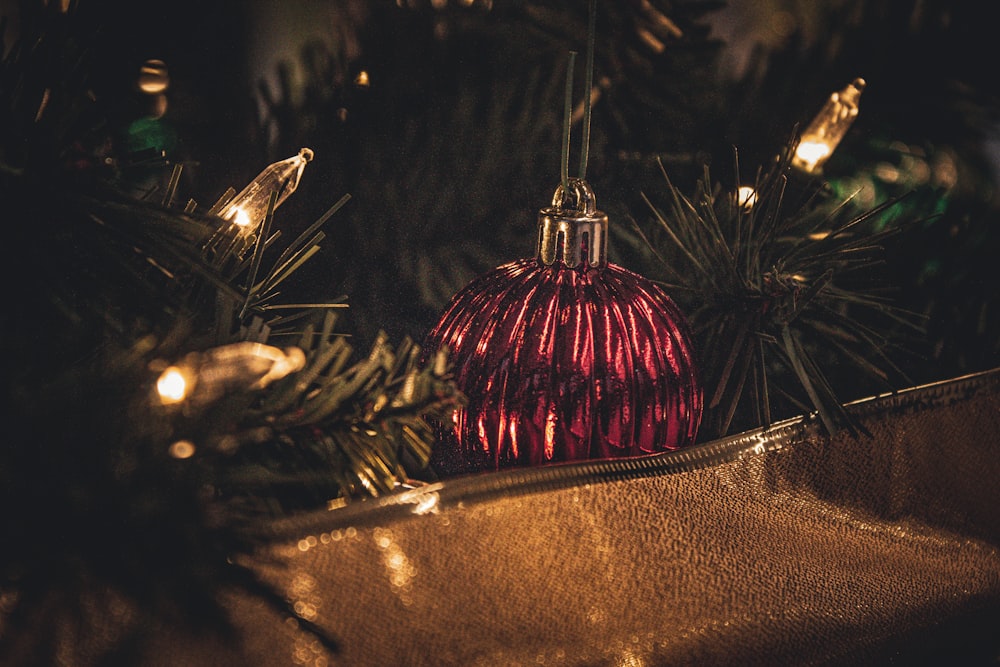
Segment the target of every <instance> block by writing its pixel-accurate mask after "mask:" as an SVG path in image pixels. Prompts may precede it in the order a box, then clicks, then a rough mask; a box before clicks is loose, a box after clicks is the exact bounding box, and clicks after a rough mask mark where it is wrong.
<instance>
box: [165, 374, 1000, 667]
mask: <svg viewBox="0 0 1000 667" xmlns="http://www.w3.org/2000/svg"><path fill="white" fill-rule="evenodd" d="M851 409H852V410H853V411H854V412H855V414H857V415H859V419H860V420H861V423H862V424H863V425H864V426H865V428H866V429H867V430H868V432H869V433H870V435H862V436H859V437H857V438H855V437H853V436H851V435H850V434H847V433H844V434H841V435H837V436H836V437H833V438H830V437H827V436H824V435H823V434H822V432H821V431H820V429H819V428H818V426H817V425H816V424H815V423H814V422H813V421H812V420H811V419H809V418H803V419H801V420H792V421H790V422H789V423H787V424H782V425H776V426H775V427H773V428H771V429H768V430H764V429H762V430H760V431H755V432H752V433H747V434H741V435H740V436H738V437H733V438H729V439H727V440H726V441H720V442H716V443H708V444H706V445H699V446H698V447H695V448H692V449H691V450H687V451H682V452H671V453H669V454H663V455H658V456H657V457H653V458H651V459H649V461H648V462H647V463H648V465H647V463H640V462H634V463H629V462H619V463H617V464H614V465H607V466H602V465H601V464H586V463H580V464H567V465H563V466H558V467H554V468H550V469H549V470H542V469H539V470H536V471H527V472H522V473H510V474H507V475H506V476H505V474H504V473H489V474H485V475H480V476H478V477H475V478H461V479H454V480H448V481H445V482H443V483H440V484H437V485H428V486H426V487H423V488H417V489H415V490H413V492H410V493H408V494H404V495H403V496H401V497H400V498H392V499H383V500H381V501H379V502H371V503H368V504H367V505H366V504H365V503H358V504H356V505H349V506H348V507H347V508H343V509H339V510H333V511H330V512H325V513H323V514H322V515H317V516H310V517H307V518H304V519H301V520H297V521H294V522H289V523H288V524H287V525H286V526H284V527H283V528H282V530H285V531H287V536H288V539H287V542H286V543H285V544H284V545H283V546H281V547H279V548H277V549H275V550H274V552H273V553H268V554H261V558H260V561H259V563H258V568H259V571H260V572H261V573H262V574H263V575H264V576H265V577H266V578H267V579H268V580H270V581H273V582H275V583H276V584H278V585H279V586H280V587H281V589H282V590H284V591H285V592H286V594H287V596H288V598H289V599H290V600H291V601H292V602H293V603H294V605H295V608H296V610H297V612H298V614H299V616H300V617H301V618H302V619H306V620H309V621H312V622H315V623H316V624H318V625H319V626H320V627H321V628H323V629H325V630H326V631H328V632H329V633H330V634H331V635H332V636H333V637H335V638H336V640H337V641H338V642H339V644H340V651H339V653H327V652H324V650H323V649H322V647H321V645H320V643H319V642H318V641H317V640H316V639H315V638H314V637H313V636H312V635H311V634H309V633H308V632H307V631H305V630H304V629H303V628H302V627H301V624H300V622H299V620H298V619H297V618H294V617H293V618H282V617H280V616H278V615H276V614H275V613H273V612H271V611H270V610H268V609H267V608H266V607H264V606H263V604H261V603H260V602H258V601H256V600H254V599H248V598H242V597H234V598H233V599H232V601H231V610H232V613H233V615H234V619H235V622H236V625H237V628H238V630H239V632H240V635H239V637H238V641H237V642H236V644H235V645H227V644H222V643H200V642H197V641H193V640H186V639H181V638H177V637H172V636H170V635H169V634H168V633H164V634H163V636H160V637H154V638H152V639H151V642H150V645H149V647H148V651H147V654H148V656H149V664H154V665H160V664H163V665H177V664H185V665H199V664H205V665H209V664H212V665H225V664H244V665H257V666H261V667H267V666H271V665H275V666H277V665H296V664H298V665H350V666H352V667H360V666H366V665H376V666H382V665H407V666H414V667H418V666H423V665H428V666H430V665H434V666H442V665H461V666H467V665H484V666H501V665H502V666H511V665H571V666H576V667H579V666H588V667H589V666H605V665H606V666H616V667H619V666H620V667H647V666H652V665H736V664H738V665H885V664H902V665H912V664H940V665H979V664H982V665H986V664H997V660H998V658H1000V632H997V630H1000V551H998V548H1000V544H998V540H1000V513H998V511H997V506H998V499H1000V498H998V496H1000V491H998V489H1000V486H998V484H997V481H998V479H1000V435H998V434H1000V374H998V373H996V372H991V373H986V374H980V375H977V376H971V377H967V378H959V379H956V380H953V381H950V382H946V383H939V384H936V385H930V386H927V387H918V388H914V389H912V390H910V391H907V392H903V393H901V394H899V395H893V396H888V397H881V398H875V399H871V400H869V401H862V402H859V403H857V404H855V405H853V406H851ZM654 462H655V465H652V464H653V463H654ZM650 465H652V467H648V466H650ZM644 466H646V467H644Z"/></svg>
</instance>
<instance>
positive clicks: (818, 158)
mask: <svg viewBox="0 0 1000 667" xmlns="http://www.w3.org/2000/svg"><path fill="white" fill-rule="evenodd" d="M864 89H865V80H864V79H861V78H858V79H855V80H854V81H852V82H851V83H849V84H847V85H846V86H845V87H844V88H843V90H840V91H837V92H835V93H833V94H831V95H830V98H829V99H828V100H827V101H826V104H825V105H823V108H822V109H820V112H819V113H818V114H817V115H816V117H815V118H813V120H812V122H811V123H809V126H808V127H806V129H805V130H804V131H803V132H802V135H801V137H800V138H799V144H798V146H797V147H796V149H795V156H794V157H793V158H792V165H793V166H795V167H798V168H799V169H802V170H803V171H806V172H808V173H815V172H817V171H818V170H819V169H820V168H821V167H822V166H823V164H824V163H825V162H826V161H827V159H829V157H830V156H831V155H833V151H834V150H836V148H837V145H838V144H840V141H841V139H843V138H844V135H845V134H847V130H848V128H850V127H851V123H853V122H854V119H855V118H857V116H858V100H860V98H861V91H863V90H864Z"/></svg>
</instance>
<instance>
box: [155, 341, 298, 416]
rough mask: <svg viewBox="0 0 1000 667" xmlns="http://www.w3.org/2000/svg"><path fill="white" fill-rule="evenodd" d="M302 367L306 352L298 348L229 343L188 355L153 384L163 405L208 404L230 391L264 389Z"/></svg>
mask: <svg viewBox="0 0 1000 667" xmlns="http://www.w3.org/2000/svg"><path fill="white" fill-rule="evenodd" d="M305 365H306V355H305V352H303V351H302V350H301V349H299V348H297V347H288V348H285V349H280V348H277V347H273V346H271V345H264V344H263V343H254V342H251V341H244V342H240V343H232V344H230V345H223V346H221V347H216V348H212V349H211V350H208V351H206V352H203V353H200V354H198V353H192V354H189V355H187V356H186V357H185V358H184V361H183V362H182V363H181V365H179V366H170V367H168V368H166V369H165V370H164V371H163V372H162V373H160V377H159V378H158V379H157V381H156V391H157V394H158V396H159V400H160V402H161V403H162V404H163V405H173V404H176V403H180V402H182V401H186V400H191V399H192V398H195V399H196V400H198V401H211V400H214V399H216V398H218V397H219V396H221V395H223V394H225V393H227V392H229V391H233V390H237V391H240V390H246V389H263V388H264V387H267V386H268V385H269V384H271V383H272V382H275V381H276V380H280V379H281V378H283V377H285V376H287V375H290V374H291V373H294V372H296V371H299V370H302V369H303V368H304V367H305ZM196 386H197V388H198V391H197V395H195V392H194V389H195V387H196Z"/></svg>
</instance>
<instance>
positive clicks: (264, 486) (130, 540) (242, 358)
mask: <svg viewBox="0 0 1000 667" xmlns="http://www.w3.org/2000/svg"><path fill="white" fill-rule="evenodd" d="M52 4H53V5H56V4H58V3H52ZM39 11H40V12H41V10H39ZM73 11H74V10H73V9H72V8H71V10H70V11H69V12H68V13H65V14H64V13H61V12H58V11H57V10H55V9H51V10H49V9H46V10H45V11H44V12H41V13H38V14H33V15H31V16H28V17H26V19H25V20H24V21H23V22H22V26H21V29H22V32H21V38H20V40H19V41H18V43H17V44H15V45H13V46H12V47H11V48H10V50H9V51H8V52H7V55H6V56H5V57H4V58H3V60H2V63H0V120H3V121H5V122H4V123H3V129H2V130H0V164H2V169H0V207H2V210H3V211H4V226H5V228H4V243H2V244H0V271H2V275H0V278H2V280H0V283H2V284H3V285H4V288H5V290H4V294H5V296H4V302H3V319H2V320H0V343H2V349H3V351H4V354H3V355H2V357H0V378H2V383H0V403H2V405H3V406H4V407H3V409H4V420H3V421H4V428H5V433H6V438H5V443H4V447H3V448H0V531H2V533H3V534H4V544H5V547H4V549H3V550H2V552H0V601H2V604H0V662H2V663H3V664H39V663H40V662H41V663H43V664H47V663H48V662H51V661H50V660H48V658H53V659H54V658H58V659H59V660H61V661H64V662H68V663H72V664H78V665H88V664H106V661H108V660H114V659H118V660H121V661H122V664H127V663H129V662H130V660H129V659H128V657H127V656H126V657H124V658H123V657H122V656H123V654H122V653H121V651H122V650H123V647H127V646H129V645H130V642H131V641H132V639H134V638H135V637H141V636H142V635H143V633H144V632H149V631H151V629H153V628H156V627H160V626H163V625H171V626H174V627H175V628H178V629H180V630H182V631H186V632H190V633H192V634H203V633H204V632H206V631H208V632H213V633H217V634H218V635H219V636H220V637H232V635H231V634H230V630H231V629H230V628H228V626H227V619H226V615H225V612H224V606H223V602H222V598H221V594H222V593H223V592H225V591H226V590H232V589H237V590H242V591H244V592H248V593H250V594H253V595H258V596H260V597H261V598H262V599H264V601H265V602H267V603H268V604H271V605H272V606H275V607H277V608H278V610H279V611H280V612H281V613H283V614H284V613H289V612H291V611H292V610H290V609H288V605H287V603H286V602H285V601H284V598H283V596H282V595H281V594H280V592H278V591H272V590H270V589H268V588H267V587H266V586H264V587H262V585H261V584H260V582H257V581H256V580H255V579H254V577H253V573H252V572H251V571H250V570H248V569H247V568H246V566H244V565H242V564H241V563H244V562H246V561H245V559H243V558H242V557H243V556H248V555H252V554H254V553H256V552H257V551H258V550H259V549H260V548H261V547H264V546H266V542H265V541H263V540H264V538H262V537H261V535H262V533H261V532H260V531H259V530H258V528H259V527H260V522H261V521H266V520H268V519H269V518H279V517H285V516H287V515H288V514H289V513H290V512H296V511H308V510H313V509H318V508H325V507H326V506H327V503H329V502H330V501H337V502H348V501H350V500H353V499H356V498H359V497H365V496H369V495H372V494H379V493H386V492H390V491H392V490H393V489H394V488H396V487H397V486H399V485H401V484H404V483H407V484H409V483H412V480H411V473H412V472H417V471H418V470H419V469H420V468H421V466H424V465H426V463H427V461H428V459H429V449H430V447H431V444H432V442H433V433H432V432H431V430H430V428H429V426H427V424H426V422H425V421H424V418H425V417H434V418H436V419H439V418H441V417H442V416H444V415H446V414H448V413H450V411H451V410H452V409H454V408H455V407H456V406H457V405H459V404H460V401H461V396H460V395H459V394H458V393H457V391H455V388H454V385H453V384H452V383H451V380H450V376H449V372H448V367H447V360H446V359H444V358H443V357H437V358H434V359H432V360H431V361H430V362H428V363H427V364H425V365H424V364H420V363H418V361H417V360H418V357H419V349H418V348H417V347H416V346H415V345H413V344H412V343H410V342H409V341H404V342H403V343H402V344H401V345H399V346H398V347H395V348H393V347H391V346H390V345H389V343H388V341H387V340H386V339H385V338H380V339H379V340H378V341H376V344H375V345H373V346H372V348H371V351H370V353H369V354H368V355H367V356H366V357H364V358H362V359H361V360H354V359H353V356H354V349H353V347H352V346H351V345H349V344H348V343H347V339H346V338H345V337H344V336H342V335H340V334H338V333H337V332H336V331H335V326H336V324H337V318H336V317H335V312H336V310H334V309H335V308H337V307H340V306H343V305H344V304H342V303H339V302H338V301H339V299H332V300H331V299H327V300H325V301H323V302H320V303H308V302H306V303H301V300H299V299H294V298H289V297H288V296H287V295H283V294H281V293H280V292H279V291H278V288H279V287H282V288H287V287H288V285H289V284H290V283H291V282H292V281H291V280H290V278H291V277H292V276H293V275H294V274H295V272H296V271H297V270H298V269H299V268H300V267H301V266H303V265H304V264H305V262H306V261H307V260H308V259H309V258H310V257H312V256H314V255H315V254H316V252H317V251H318V248H319V246H318V244H319V242H320V241H321V240H323V238H324V237H323V233H322V232H321V231H320V229H319V228H320V227H321V226H322V225H323V224H324V223H326V222H327V221H328V220H329V219H330V218H331V217H332V216H333V214H334V213H336V212H337V210H338V209H339V208H340V207H341V206H342V205H343V204H344V203H345V202H346V201H347V199H346V198H344V199H342V200H341V201H340V202H338V204H336V205H335V206H334V207H332V208H331V209H329V210H328V212H327V214H326V215H324V216H322V217H321V218H320V219H319V220H317V221H316V223H314V224H311V225H308V226H307V228H306V230H305V231H304V232H303V233H302V234H301V235H300V236H299V237H297V238H296V239H295V240H293V241H292V242H291V243H290V244H289V245H288V246H287V247H285V248H284V249H283V250H282V249H280V248H279V246H278V243H277V241H278V240H279V239H280V238H281V237H280V234H279V233H278V230H276V231H275V232H274V233H267V230H266V229H265V230H264V232H262V233H261V234H260V235H259V238H258V240H257V243H256V245H248V244H247V242H246V235H245V232H244V231H243V230H241V229H238V228H237V226H236V225H234V224H232V223H230V222H227V221H224V220H222V219H221V218H220V217H218V215H217V214H218V212H219V210H221V206H220V207H219V208H218V209H217V210H214V211H213V210H208V211H206V212H204V213H203V212H200V210H199V207H198V205H197V204H196V203H194V202H188V203H187V204H186V205H185V206H184V207H183V209H178V208H175V207H174V206H173V203H174V202H176V201H178V197H177V195H178V194H182V193H180V192H179V189H180V188H179V175H180V172H181V169H180V165H177V164H172V163H171V161H170V159H169V156H166V155H161V156H160V157H159V159H158V163H159V165H160V166H161V167H162V168H163V169H164V170H165V171H166V172H167V173H170V178H169V181H168V185H167V187H166V190H165V191H164V192H163V193H162V194H161V196H158V197H152V196H149V193H148V192H147V193H146V195H147V196H144V197H137V196H135V195H134V194H132V193H130V192H128V189H127V187H126V185H127V184H128V183H130V182H133V179H132V178H131V177H130V175H129V173H128V172H129V169H131V168H134V167H135V165H136V164H137V160H135V159H133V158H134V156H131V155H128V154H127V153H126V152H124V151H123V149H122V148H121V147H120V146H118V145H116V144H115V142H114V140H113V136H112V135H113V133H111V131H110V128H109V127H108V126H107V124H106V123H105V124H102V123H101V122H99V120H95V119H99V118H100V117H101V116H102V114H103V113H106V112H107V111H108V110H107V109H104V108H103V102H104V100H102V99H101V97H100V96H99V95H95V94H94V92H93V91H92V90H91V89H90V88H89V86H88V84H87V81H86V77H85V74H86V73H87V72H86V67H85V66H84V65H83V64H81V63H85V60H83V59H82V58H81V57H80V54H79V52H78V51H77V49H79V50H81V51H83V52H84V53H85V52H86V51H87V46H88V44H89V42H88V38H95V36H94V35H89V34H78V33H79V31H76V32H74V30H75V27H76V26H75V24H74V18H75V16H74V13H73ZM67 68H68V71H66V70H67ZM81 114H82V115H83V116H84V117H81ZM69 158H72V159H69ZM156 163H157V161H148V160H144V161H143V163H142V165H141V167H142V169H143V170H149V169H150V168H152V167H153V166H155V164H156ZM147 173H148V172H147ZM231 196H232V195H231V194H230V195H229V197H231ZM224 199H226V197H223V198H222V199H220V201H222V200H224ZM267 222H268V223H269V224H272V225H273V227H280V220H278V219H276V218H275V216H274V205H273V203H272V206H271V208H270V210H269V214H268V221H267ZM248 251H250V252H248ZM272 255H277V257H276V258H274V259H273V260H272ZM276 341H278V342H276ZM262 353H263V354H262ZM268 355H270V356H268ZM276 359H277V360H279V361H280V360H285V361H287V360H288V359H293V360H296V359H297V360H300V361H301V364H300V366H301V367H298V366H295V365H292V366H289V367H287V368H285V369H284V370H283V371H282V373H284V374H285V375H284V377H283V378H282V377H280V376H281V374H280V373H279V374H277V375H274V376H272V372H273V370H274V368H275V360H276ZM171 367H176V368H179V369H184V370H185V372H188V376H187V379H188V381H189V385H190V386H189V391H188V392H187V393H186V394H185V395H184V396H183V398H181V399H179V400H178V401H176V402H170V401H166V400H165V398H164V397H163V396H164V395H163V394H162V393H161V391H160V390H159V389H158V387H157V384H158V380H159V379H160V378H161V377H162V375H163V374H164V372H165V371H166V370H167V369H170V368H171ZM26 508H30V509H28V510H26ZM65 600H72V601H73V604H71V605H67V604H65ZM99 621H100V623H105V622H106V623H107V624H109V625H99V623H98V622H99ZM90 623H93V625H89V624H90ZM305 625H307V624H305ZM313 629H314V630H315V631H316V632H319V631H318V629H316V628H313ZM320 638H321V639H322V640H323V641H325V642H326V643H327V645H328V646H333V645H334V644H335V642H334V641H333V640H332V638H329V637H325V636H322V637H320ZM126 653H127V652H126Z"/></svg>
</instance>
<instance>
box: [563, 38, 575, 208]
mask: <svg viewBox="0 0 1000 667" xmlns="http://www.w3.org/2000/svg"><path fill="white" fill-rule="evenodd" d="M575 65H576V51H570V52H569V62H568V63H567V65H566V100H565V108H564V111H563V144H562V188H563V192H569V131H570V124H571V122H572V117H573V68H574V66H575Z"/></svg>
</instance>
